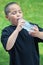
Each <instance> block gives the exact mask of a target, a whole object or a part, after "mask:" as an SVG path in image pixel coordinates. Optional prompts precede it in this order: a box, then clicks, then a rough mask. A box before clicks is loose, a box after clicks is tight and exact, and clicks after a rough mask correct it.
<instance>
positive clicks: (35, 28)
mask: <svg viewBox="0 0 43 65" xmlns="http://www.w3.org/2000/svg"><path fill="white" fill-rule="evenodd" d="M32 30H34V31H30V32H29V34H30V35H32V36H33V37H38V35H39V29H38V27H37V26H36V25H34V27H33V28H32Z"/></svg>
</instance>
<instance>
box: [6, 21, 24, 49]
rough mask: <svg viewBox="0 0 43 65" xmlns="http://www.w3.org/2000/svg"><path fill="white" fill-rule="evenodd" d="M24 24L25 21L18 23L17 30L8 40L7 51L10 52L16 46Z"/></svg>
mask: <svg viewBox="0 0 43 65" xmlns="http://www.w3.org/2000/svg"><path fill="white" fill-rule="evenodd" d="M23 24H24V21H21V22H19V23H18V25H17V28H16V30H15V31H14V32H13V33H12V34H11V35H10V37H9V38H8V41H7V44H6V49H7V50H10V49H11V48H12V47H13V46H14V44H15V41H16V39H17V36H18V34H19V32H20V31H21V30H22V25H23Z"/></svg>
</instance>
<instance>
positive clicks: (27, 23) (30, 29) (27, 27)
mask: <svg viewBox="0 0 43 65" xmlns="http://www.w3.org/2000/svg"><path fill="white" fill-rule="evenodd" d="M33 27H34V25H32V24H30V23H29V22H28V21H26V20H25V24H24V25H23V26H22V28H24V29H26V30H27V31H30V32H33V31H34V30H33Z"/></svg>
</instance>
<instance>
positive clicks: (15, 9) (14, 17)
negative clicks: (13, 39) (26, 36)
mask: <svg viewBox="0 0 43 65" xmlns="http://www.w3.org/2000/svg"><path fill="white" fill-rule="evenodd" d="M9 9H10V12H9V13H8V15H7V18H8V20H10V22H11V23H12V24H13V25H17V24H18V19H20V18H22V17H23V14H22V11H21V8H20V6H19V5H17V4H12V5H10V6H9Z"/></svg>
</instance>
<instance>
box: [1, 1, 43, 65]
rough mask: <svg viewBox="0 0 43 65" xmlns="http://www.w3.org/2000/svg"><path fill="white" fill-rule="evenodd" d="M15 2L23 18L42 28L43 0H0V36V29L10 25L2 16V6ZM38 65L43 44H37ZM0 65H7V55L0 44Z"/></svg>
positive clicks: (42, 62)
mask: <svg viewBox="0 0 43 65" xmlns="http://www.w3.org/2000/svg"><path fill="white" fill-rule="evenodd" d="M11 1H16V2H18V3H19V5H20V6H21V8H22V11H23V15H24V18H25V19H26V20H28V21H31V22H33V23H36V24H38V25H39V26H40V27H42V28H43V0H10V1H9V0H0V36H1V32H2V29H3V28H4V27H6V26H8V25H10V23H9V21H8V20H7V19H6V18H5V15H4V6H5V5H6V4H7V3H8V2H11ZM39 51H40V65H43V43H39ZM0 65H9V55H8V53H7V52H6V51H5V50H4V49H3V46H2V44H1V42H0Z"/></svg>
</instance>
